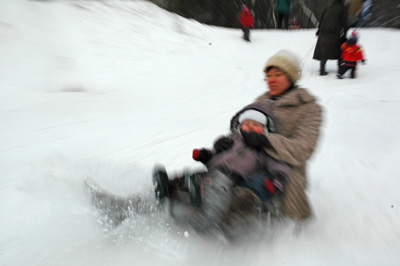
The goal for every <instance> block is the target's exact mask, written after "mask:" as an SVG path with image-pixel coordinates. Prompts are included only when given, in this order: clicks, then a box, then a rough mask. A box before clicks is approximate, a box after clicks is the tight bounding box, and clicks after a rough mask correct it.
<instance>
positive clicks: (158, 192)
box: [153, 166, 168, 201]
mask: <svg viewBox="0 0 400 266" xmlns="http://www.w3.org/2000/svg"><path fill="white" fill-rule="evenodd" d="M153 185H154V193H155V196H156V199H157V200H158V201H163V200H164V198H165V197H168V175H167V171H166V170H165V167H164V166H156V167H154V170H153Z"/></svg>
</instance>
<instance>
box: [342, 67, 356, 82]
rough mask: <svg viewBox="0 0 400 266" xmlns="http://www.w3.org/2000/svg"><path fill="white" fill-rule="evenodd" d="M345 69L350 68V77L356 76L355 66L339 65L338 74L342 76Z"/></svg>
mask: <svg viewBox="0 0 400 266" xmlns="http://www.w3.org/2000/svg"><path fill="white" fill-rule="evenodd" d="M347 70H351V72H350V77H351V78H352V79H354V78H355V77H356V66H348V65H341V66H340V67H339V74H340V75H341V76H342V75H344V74H345V73H346V72H347Z"/></svg>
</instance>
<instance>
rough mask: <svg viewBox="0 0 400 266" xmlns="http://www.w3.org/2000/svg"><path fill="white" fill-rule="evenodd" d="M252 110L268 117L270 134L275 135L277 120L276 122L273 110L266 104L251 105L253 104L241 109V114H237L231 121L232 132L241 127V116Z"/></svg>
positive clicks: (256, 103)
mask: <svg viewBox="0 0 400 266" xmlns="http://www.w3.org/2000/svg"><path fill="white" fill-rule="evenodd" d="M250 109H253V110H257V111H259V112H261V113H263V114H264V115H265V116H266V117H267V120H268V124H267V128H268V132H270V133H274V132H275V124H276V123H275V120H276V119H275V116H274V115H273V113H272V110H271V108H270V107H269V106H268V105H267V104H265V103H263V102H254V103H251V104H249V105H247V106H245V107H243V109H241V110H240V111H239V112H237V113H236V114H235V115H234V116H233V117H232V119H231V127H230V129H231V131H232V132H235V131H236V130H237V129H238V128H239V125H240V123H239V117H240V115H241V114H242V113H243V112H244V111H247V110H250Z"/></svg>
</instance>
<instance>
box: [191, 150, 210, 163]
mask: <svg viewBox="0 0 400 266" xmlns="http://www.w3.org/2000/svg"><path fill="white" fill-rule="evenodd" d="M212 156H213V154H212V152H211V151H209V150H207V149H200V150H199V149H194V150H193V154H192V157H193V160H195V161H198V162H201V163H204V164H206V163H207V162H208V161H209V160H210V159H211V157H212Z"/></svg>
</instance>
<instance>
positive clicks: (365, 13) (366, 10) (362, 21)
mask: <svg viewBox="0 0 400 266" xmlns="http://www.w3.org/2000/svg"><path fill="white" fill-rule="evenodd" d="M371 15H372V0H364V3H363V6H362V11H361V14H360V18H359V21H358V27H365V26H367V25H368V21H369V20H370V18H371Z"/></svg>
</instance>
